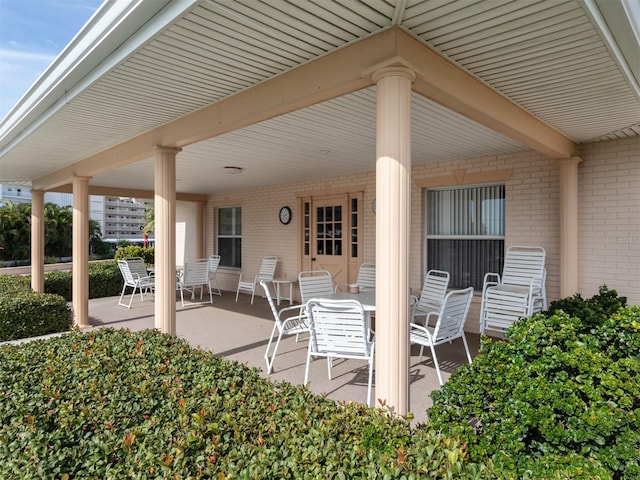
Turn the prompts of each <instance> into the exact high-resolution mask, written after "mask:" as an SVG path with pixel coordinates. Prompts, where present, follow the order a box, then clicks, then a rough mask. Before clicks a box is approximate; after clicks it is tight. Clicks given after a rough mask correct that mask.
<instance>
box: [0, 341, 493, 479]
mask: <svg viewBox="0 0 640 480" xmlns="http://www.w3.org/2000/svg"><path fill="white" fill-rule="evenodd" d="M0 364H1V365H2V369H0V395H2V397H3V398H2V400H3V401H2V402H0V478H74V479H83V478H100V479H123V478H183V479H186V478H192V479H197V478H216V479H234V478H256V479H266V478H296V479H297V478H310V479H328V478H380V479H382V478H424V477H431V478H449V479H453V478H455V479H471V478H491V477H492V473H491V465H490V464H489V465H488V466H483V465H477V464H471V463H469V462H468V460H467V454H466V451H465V447H464V445H463V444H462V443H460V442H459V441H457V440H455V439H454V438H449V437H445V436H442V435H440V434H438V433H436V432H434V431H433V430H428V429H421V430H420V431H419V432H418V433H416V432H414V431H412V430H411V428H410V426H409V424H408V422H406V421H404V420H400V419H394V418H391V417H388V416H386V415H385V414H384V413H383V411H382V410H375V409H368V408H366V407H364V406H362V405H355V404H344V405H339V404H337V403H336V402H334V401H331V400H328V399H325V398H323V397H321V396H317V395H313V394H311V393H310V392H309V391H308V390H307V389H306V388H305V387H302V386H294V385H291V384H288V383H273V382H272V381H270V380H268V379H264V378H262V377H260V375H259V371H258V370H257V369H250V368H248V367H246V366H243V365H240V364H238V363H236V362H232V361H228V360H225V359H221V358H216V357H214V356H213V354H211V353H210V352H206V351H203V350H200V349H194V348H191V347H190V346H189V345H188V344H187V343H186V342H184V341H182V340H179V339H177V338H175V337H172V336H168V335H164V334H161V333H159V332H157V331H153V330H147V331H143V332H127V331H125V330H114V329H100V330H95V331H93V332H88V333H83V334H81V333H77V332H72V333H71V334H69V335H65V336H63V337H59V338H54V339H49V340H46V341H37V342H32V343H29V344H24V345H20V346H10V347H7V346H5V347H2V348H0Z"/></svg>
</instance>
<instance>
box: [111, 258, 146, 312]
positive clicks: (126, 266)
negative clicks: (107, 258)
mask: <svg viewBox="0 0 640 480" xmlns="http://www.w3.org/2000/svg"><path fill="white" fill-rule="evenodd" d="M118 268H119V269H120V273H121V274H122V279H123V280H124V285H123V286H122V292H121V293H120V300H118V306H122V307H127V308H131V302H133V297H134V296H135V295H136V291H140V300H142V301H143V302H144V296H143V293H146V292H148V291H151V292H153V286H154V278H153V275H150V274H149V273H148V272H147V266H146V264H145V263H144V260H143V259H142V258H140V257H131V258H125V259H124V260H118ZM127 287H131V288H133V292H131V298H130V299H129V303H128V304H127V303H122V298H123V297H124V292H125V290H126V289H127Z"/></svg>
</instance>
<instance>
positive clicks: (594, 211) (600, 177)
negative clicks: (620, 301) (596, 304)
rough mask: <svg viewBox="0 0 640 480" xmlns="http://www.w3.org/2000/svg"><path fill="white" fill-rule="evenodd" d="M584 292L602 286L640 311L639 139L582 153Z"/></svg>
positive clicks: (589, 147) (593, 146) (593, 291)
mask: <svg viewBox="0 0 640 480" xmlns="http://www.w3.org/2000/svg"><path fill="white" fill-rule="evenodd" d="M580 156H581V157H582V159H583V162H582V163H581V164H580V167H579V172H580V173H579V175H580V178H579V182H580V183H579V195H580V207H579V212H578V218H579V225H580V227H579V228H580V291H581V292H582V295H583V296H585V297H590V296H592V295H594V294H596V293H597V292H598V288H599V287H600V286H601V285H607V286H608V287H609V288H610V289H615V290H617V291H618V293H619V294H620V295H625V296H627V299H628V303H629V304H632V305H640V138H632V139H626V140H618V141H611V142H602V143H593V144H589V145H586V146H585V147H584V148H583V149H582V151H581V152H580Z"/></svg>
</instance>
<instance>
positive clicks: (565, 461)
mask: <svg viewBox="0 0 640 480" xmlns="http://www.w3.org/2000/svg"><path fill="white" fill-rule="evenodd" d="M625 304H626V299H624V298H619V297H617V294H616V292H615V291H609V290H607V289H606V287H603V288H601V289H600V293H599V294H598V295H596V296H595V297H593V298H592V299H589V300H583V299H582V298H581V297H580V296H575V297H572V298H569V299H564V300H561V301H559V302H554V303H552V305H551V308H550V309H549V311H548V312H545V313H543V314H538V315H536V316H534V317H531V318H529V319H526V320H523V321H520V322H517V323H515V324H514V325H513V326H512V327H511V328H510V329H509V331H508V332H507V338H508V340H507V341H498V340H489V339H483V342H482V346H481V350H480V353H479V355H478V356H477V357H476V358H475V359H474V361H473V364H472V365H465V366H464V367H462V368H460V369H459V370H458V371H457V372H456V374H454V375H453V376H452V377H451V379H450V380H449V382H448V383H447V384H446V385H445V386H444V387H443V389H442V390H440V391H435V392H433V394H432V397H433V407H432V408H430V409H429V410H428V416H429V419H430V422H431V423H430V427H429V428H437V429H440V430H441V431H442V432H443V433H444V434H445V435H449V436H459V437H460V438H461V439H462V440H463V441H464V442H466V443H467V444H468V448H469V455H470V458H471V460H472V461H476V462H484V461H486V460H489V459H490V460H492V461H493V462H494V464H495V466H496V473H497V474H498V476H499V477H500V478H513V479H539V478H567V479H568V478H599V479H629V480H631V479H637V478H640V381H639V378H640V307H639V306H633V307H625V306H624V305H625ZM578 315H579V316H578Z"/></svg>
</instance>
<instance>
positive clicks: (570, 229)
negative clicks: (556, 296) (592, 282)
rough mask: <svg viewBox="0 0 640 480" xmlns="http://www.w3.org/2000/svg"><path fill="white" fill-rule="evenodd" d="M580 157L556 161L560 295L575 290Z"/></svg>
mask: <svg viewBox="0 0 640 480" xmlns="http://www.w3.org/2000/svg"><path fill="white" fill-rule="evenodd" d="M580 162H582V159H581V158H580V157H571V158H565V159H562V160H559V164H560V297H561V298H565V297H571V296H573V295H574V294H575V293H578V290H579V282H578V278H579V270H578V261H579V244H578V165H579V164H580Z"/></svg>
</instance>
